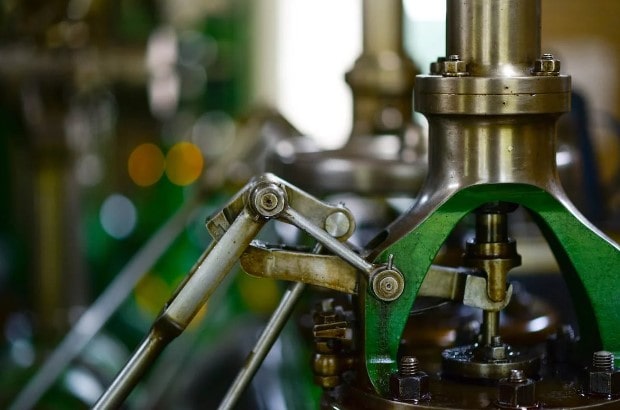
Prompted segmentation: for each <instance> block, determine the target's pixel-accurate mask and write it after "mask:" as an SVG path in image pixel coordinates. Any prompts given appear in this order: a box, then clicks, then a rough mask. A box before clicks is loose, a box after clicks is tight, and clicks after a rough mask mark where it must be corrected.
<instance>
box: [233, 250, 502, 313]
mask: <svg viewBox="0 0 620 410" xmlns="http://www.w3.org/2000/svg"><path fill="white" fill-rule="evenodd" d="M240 262H241V267H242V268H243V270H244V271H245V272H246V273H247V274H249V275H252V276H257V277H261V278H270V279H277V280H287V281H294V282H302V283H306V284H309V285H314V286H321V287H324V288H329V289H332V290H336V291H338V292H343V293H348V294H358V289H359V282H358V275H357V271H356V270H355V268H354V267H353V266H351V265H350V264H348V263H347V262H345V261H343V260H342V259H340V258H339V257H338V256H335V255H316V254H309V253H307V252H299V251H294V250H288V249H283V248H281V247H272V246H269V245H267V244H265V243H263V242H259V241H253V242H252V244H251V245H250V246H249V247H248V249H247V250H246V251H245V252H244V253H243V255H241V259H240ZM487 289H488V279H487V277H486V275H485V274H484V272H481V271H479V270H477V269H471V268H451V267H447V266H440V265H431V266H430V268H429V270H428V272H427V274H426V277H425V278H424V281H423V282H422V285H421V286H420V290H419V291H418V295H419V296H431V297H436V298H441V299H446V300H452V301H456V302H462V303H463V304H464V305H467V306H471V307H475V308H478V309H484V310H493V311H500V310H502V309H504V308H505V307H506V306H508V303H510V299H511V296H512V290H513V287H512V285H508V287H507V289H506V297H505V298H504V299H503V300H501V301H500V302H496V301H493V300H491V298H490V297H489V295H488V292H487Z"/></svg>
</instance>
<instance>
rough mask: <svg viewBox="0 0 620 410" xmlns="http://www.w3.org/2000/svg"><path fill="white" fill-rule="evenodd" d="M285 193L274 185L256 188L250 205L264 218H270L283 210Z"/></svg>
mask: <svg viewBox="0 0 620 410" xmlns="http://www.w3.org/2000/svg"><path fill="white" fill-rule="evenodd" d="M285 202H286V193H285V192H284V191H283V190H282V189H281V188H280V187H279V186H277V185H275V184H268V185H264V186H259V187H257V188H256V189H255V190H254V191H253V193H252V205H253V206H254V209H255V211H256V212H257V213H258V214H259V215H261V216H263V217H265V218H271V217H273V216H276V215H277V214H279V213H280V212H282V211H283V210H284V206H285Z"/></svg>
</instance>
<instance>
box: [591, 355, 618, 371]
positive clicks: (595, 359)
mask: <svg viewBox="0 0 620 410" xmlns="http://www.w3.org/2000/svg"><path fill="white" fill-rule="evenodd" d="M592 366H593V367H594V368H596V369H599V370H613V369H614V354H613V353H611V352H606V351H600V352H594V354H593V355H592Z"/></svg>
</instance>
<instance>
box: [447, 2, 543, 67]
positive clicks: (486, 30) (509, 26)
mask: <svg viewBox="0 0 620 410" xmlns="http://www.w3.org/2000/svg"><path fill="white" fill-rule="evenodd" d="M515 22H516V23H515ZM446 53H447V55H453V54H457V55H459V56H460V57H461V59H462V60H464V61H465V62H466V63H467V70H468V71H469V73H470V74H471V75H473V76H514V75H519V74H522V75H529V74H530V73H529V70H530V68H531V67H532V65H533V63H534V61H535V60H536V59H537V58H540V0H493V1H489V0H468V1H463V0H448V9H447V22H446Z"/></svg>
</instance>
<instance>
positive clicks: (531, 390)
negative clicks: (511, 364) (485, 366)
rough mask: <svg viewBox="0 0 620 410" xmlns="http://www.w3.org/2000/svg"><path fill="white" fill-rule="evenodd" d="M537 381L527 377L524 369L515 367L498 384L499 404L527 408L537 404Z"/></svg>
mask: <svg viewBox="0 0 620 410" xmlns="http://www.w3.org/2000/svg"><path fill="white" fill-rule="evenodd" d="M535 385H536V384H535V383H534V381H533V380H532V379H529V378H527V377H525V373H524V372H523V370H518V369H513V370H511V371H510V376H509V377H508V378H505V379H501V380H500V381H499V385H498V396H499V397H498V401H497V402H498V405H499V406H500V407H501V408H523V407H525V408H527V407H533V406H536V390H535Z"/></svg>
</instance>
